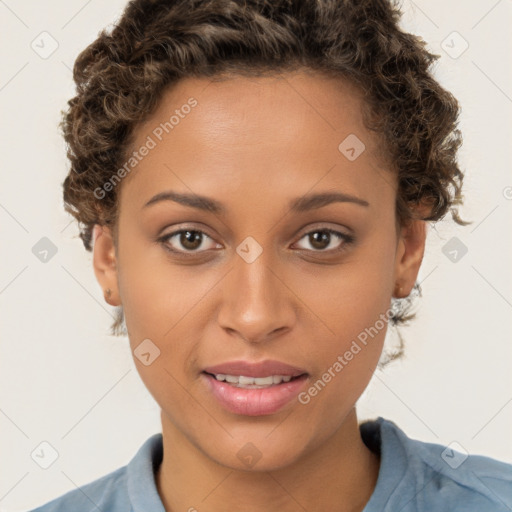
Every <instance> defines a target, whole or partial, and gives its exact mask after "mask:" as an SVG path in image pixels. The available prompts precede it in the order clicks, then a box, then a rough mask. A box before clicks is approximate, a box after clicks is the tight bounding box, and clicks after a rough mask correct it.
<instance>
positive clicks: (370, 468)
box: [37, 0, 512, 512]
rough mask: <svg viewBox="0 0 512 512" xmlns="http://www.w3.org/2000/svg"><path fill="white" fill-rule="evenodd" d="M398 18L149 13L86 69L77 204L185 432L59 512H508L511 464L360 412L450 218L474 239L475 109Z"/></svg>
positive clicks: (70, 185) (71, 119)
mask: <svg viewBox="0 0 512 512" xmlns="http://www.w3.org/2000/svg"><path fill="white" fill-rule="evenodd" d="M399 17H400V12H399V10H398V9H397V8H396V7H395V6H394V5H392V4H390V3H388V2H387V1H383V0H365V1H349V0H346V1H328V0H324V1H320V2H315V1H313V0H309V1H303V2H291V1H285V0H282V1H273V2H265V1H250V2H225V1H207V0H204V1H195V2H187V1H175V2H170V1H148V0H143V1H142V0H135V1H132V2H130V3H129V4H128V5H127V7H126V10H125V12H124V14H123V16H122V18H121V19H120V20H119V21H118V23H117V24H116V26H115V28H114V30H113V31H112V32H111V33H108V32H106V31H103V32H102V33H101V34H100V35H99V37H98V39H97V40H96V41H94V42H93V43H92V44H91V45H90V46H89V47H88V48H86V49H85V50H84V51H83V52H82V53H81V54H80V55H79V57H78V59H77V61H76V63H75V67H74V78H75V81H76V82H77V95H76V96H75V97H74V98H73V99H72V100H71V101H70V102H69V110H68V111H67V112H66V113H65V116H64V119H63V131H64V136H65V139H66V142H67V143H68V145H69V146H68V157H69V158H70V161H71V170H70V173H69V175H68V176H67V178H66V180H65V182H64V200H65V204H66V209H67V210H68V211H69V212H70V213H72V214H73V215H74V216H75V217H76V219H77V220H78V221H79V222H80V224H81V227H82V230H81V237H82V240H83V243H84V246H85V248H86V249H87V250H89V251H93V254H94V271H95V275H96V278H97V280H98V282H99V283H100V285H101V286H102V288H103V290H104V293H105V300H106V301H107V302H108V303H109V304H110V305H112V306H117V307H118V313H119V315H118V319H117V321H116V322H115V324H114V325H113V326H112V329H113V332H114V333H121V332H123V331H122V325H123V323H125V324H126V332H127V334H128V337H129V340H130V346H131V349H132V351H133V354H134V360H135V363H136V365H137V368H138V371H139V374H140V376H141V378H142V380H143V382H144V384H145V385H146V387H147V388H148V390H149V391H150V393H151V394H152V396H153V397H154V398H155V400H156V401H157V403H158V404H159V406H160V407H161V420H162V434H155V435H154V436H152V437H151V438H150V439H148V440H147V441H146V443H145V444H144V445H143V446H142V447H141V448H140V450H139V452H138V453H137V454H136V455H135V456H134V458H133V459H132V461H131V462H130V463H129V464H128V465H127V466H125V467H122V468H119V469H118V470H116V471H114V472H113V473H110V474H108V475H105V476H104V477H102V478H100V479H98V480H96V481H94V482H91V483H89V484H87V485H85V486H83V487H82V488H81V489H77V490H74V491H71V492H69V493H67V494H66V495H64V496H62V497H60V498H57V499H56V500H54V501H52V502H50V503H48V504H46V505H45V506H43V507H40V508H38V509H37V511H40V512H43V511H44V512H50V511H57V510H74V511H80V510H91V509H92V508H97V509H100V510H105V511H106V510H108V511H118V510H119V511H120V510H134V511H142V510H146V511H147V510H151V511H164V510H165V511H167V512H170V511H172V512H176V511H179V510H188V511H193V510H199V511H209V512H217V511H221V510H244V511H246V512H255V511H263V510H264V511H271V510H276V511H277V510H279V511H296V510H309V511H313V510H336V511H365V512H371V511H382V510H389V511H391V510H393V511H398V510H402V511H408V510H411V511H412V510H464V511H473V510H474V511H476V510H478V511H482V510H486V511H494V510H496V511H497V510H504V508H503V506H504V503H507V500H509V501H510V489H511V488H512V467H511V466H510V465H508V464H505V463H503V462H499V461H496V460H493V459H491V458H487V457H482V456H474V455H471V456H469V457H468V456H467V455H466V454H464V453H461V452H457V451H456V450H453V449H452V448H451V447H444V446H441V445H434V444H429V443H423V442H420V441H416V440H412V439H410V438H408V437H407V436H406V435H405V433H404V432H403V431H402V430H401V429H400V428H399V427H398V426H396V425H395V424H394V423H393V422H391V421H389V420H385V419H383V418H378V419H377V420H375V421H369V422H366V423H363V424H361V425H359V423H358V420H357V414H356V408H355V404H356V402H357V400H358V398H359V397H360V396H361V394H362V392H363V391H364V389H365V388H366V386H367V385H368V383H369V381H370V379H371V377H372V375H373V372H374V370H375V369H376V367H377V365H378V364H379V361H380V363H381V364H382V361H383V358H382V351H383V343H384V337H385V334H386V330H387V326H388V322H389V321H391V322H392V324H400V323H401V322H404V321H405V320H407V319H408V318H410V317H409V316H408V315H407V307H406V306H407V303H408V302H407V298H408V297H410V296H411V294H412V293H413V292H414V291H415V290H417V285H416V279H417V275H418V271H419V268H420V265H421V262H422V258H423V253H424V249H425V238H426V226H427V221H428V222H435V221H438V220H440V219H441V218H443V217H444V216H445V214H446V213H447V212H448V211H451V213H452V216H453V218H454V220H455V221H456V222H458V223H459V224H464V221H463V220H462V219H460V218H459V216H458V214H457V205H459V204H460V203H461V201H462V195H461V188H462V181H463V174H462V172H461V170H460V169H459V167H458V164H457V158H456V157H457V149H458V147H459V145H460V143H461V136H460V133H459V132H458V130H457V116H458V113H459V108H458V104H457V101H456V100H455V98H454V97H453V96H452V95H451V94H450V93H449V92H447V91H446V90H444V89H443V88H442V87H441V86H440V85H439V84H438V83H437V82H436V81H435V80H434V78H433V77H432V75H431V73H430V71H429V67H430V65H431V63H432V62H433V61H434V60H435V56H433V55H432V54H430V53H429V52H427V51H426V49H425V47H424V43H423V42H422V41H421V40H420V39H419V38H417V37H415V36H413V35H411V34H407V33H404V32H402V31H401V30H400V28H399V27H398V22H399ZM398 355H399V354H391V355H390V356H386V354H385V355H384V362H386V358H387V360H389V359H392V358H393V357H396V356H398ZM130 507H131V508H130Z"/></svg>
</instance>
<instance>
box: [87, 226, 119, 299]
mask: <svg viewBox="0 0 512 512" xmlns="http://www.w3.org/2000/svg"><path fill="white" fill-rule="evenodd" d="M93 242H94V243H93V267H94V274H95V275H96V279H97V280H98V283H99V284H100V286H101V288H102V289H103V295H104V297H105V301H106V302H107V303H108V304H110V305H111V306H119V305H120V304H121V302H120V300H119V293H118V286H117V261H116V253H115V245H114V240H113V237H112V233H111V230H110V229H109V228H108V227H106V226H100V225H99V224H96V225H95V226H94V230H93Z"/></svg>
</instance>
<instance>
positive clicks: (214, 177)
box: [122, 72, 391, 206]
mask: <svg viewBox="0 0 512 512" xmlns="http://www.w3.org/2000/svg"><path fill="white" fill-rule="evenodd" d="M363 101H364V100H363V98H362V93H361V92H360V91H359V90H358V89H357V88H355V87H354V86H352V85H351V84H349V83H347V82H345V81H342V80H341V79H335V78H332V77H326V76H324V75H321V74H315V73H306V72H297V73H293V74H291V73H287V74H282V75H276V76H271V77H247V76H224V77H222V79H219V78H216V79H209V78H188V79H184V80H181V81H179V82H178V83H177V84H175V85H173V86H172V87H171V88H169V89H168V90H167V91H166V92H165V93H164V94H163V96H162V98H161V100H160V102H159V104H158V108H157V109H156V111H155V112H154V113H153V114H152V115H151V116H150V117H149V118H148V119H147V120H146V121H145V122H144V123H143V124H141V125H140V126H138V127H137V129H136V132H135V133H136V137H135V142H134V144H133V149H134V150H137V149H138V148H141V147H142V146H144V145H145V144H146V145H147V142H148V141H149V140H151V141H152V143H151V146H153V147H152V149H151V150H150V151H148V152H147V155H146V156H144V158H143V159H141V160H140V162H139V163H137V166H136V168H134V171H132V172H131V173H130V175H129V176H128V178H127V179H126V180H125V182H124V183H123V187H122V189H124V188H126V189H127V190H126V192H125V191H124V190H123V195H125V196H126V195H130V199H131V200H130V203H133V204H135V203H137V204H139V205H140V206H141V205H142V204H143V202H144V201H145V200H147V199H148V197H149V196H150V195H151V194H154V193H158V192H160V191H161V190H162V189H163V188H165V187H167V188H174V189H176V188H179V189H181V190H182V191H184V192H191V191H192V192H195V193H198V194H203V195H215V192H218V193H219V195H222V191H225V192H226V193H227V192H228V191H231V192H234V191H235V190H241V189H243V188H244V187H245V186H248V187H250V188H252V189H254V188H257V189H259V190H260V192H264V191H268V194H269V197H270V196H272V195H274V194H278V193H279V191H281V193H282V192H283V191H287V190H290V191H291V190H293V189H295V192H297V194H299V195H300V194H301V193H302V194H304V193H306V192H307V191H308V189H311V188H312V187H314V186H315V183H318V182H319V181H322V182H323V185H324V188H325V187H337V188H340V189H342V191H344V192H347V193H354V194H357V193H358V192H359V193H360V192H361V191H362V190H364V188H368V187H373V188H375V179H376V178H378V179H380V180H382V179H383V178H384V182H387V183H390V182H391V179H390V176H384V175H383V171H384V170H383V167H382V164H381V162H380V161H379V158H378V157H377V156H376V155H377V154H378V151H379V150H380V148H379V141H378V139H376V137H375V136H374V134H372V133H371V132H369V131H368V130H367V129H366V127H365V126H364V123H363V118H362V111H361V109H362V106H363ZM192 105H193V106H192ZM345 141H348V142H346V143H345ZM363 145H364V146H363ZM351 146H352V147H354V148H355V151H356V153H359V152H360V151H362V152H361V153H360V156H358V157H357V158H356V159H349V158H347V154H344V151H346V150H347V149H349V150H350V149H351ZM362 148H364V149H362ZM353 153H354V152H352V153H348V156H353ZM130 182H133V186H131V185H130ZM135 183H136V185H135ZM187 188H188V189H189V190H187ZM190 189H192V190H190ZM297 194H291V195H294V196H296V195H297ZM359 195H360V194H359Z"/></svg>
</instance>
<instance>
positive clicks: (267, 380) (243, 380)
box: [215, 373, 292, 389]
mask: <svg viewBox="0 0 512 512" xmlns="http://www.w3.org/2000/svg"><path fill="white" fill-rule="evenodd" d="M215 378H216V379H217V380H220V381H225V382H228V383H229V384H234V385H235V387H238V388H252V389H259V388H267V387H270V386H273V385H275V384H281V382H289V381H290V380H291V379H292V377H291V376H290V375H269V376H268V377H246V376H245V375H225V374H223V373H217V374H215Z"/></svg>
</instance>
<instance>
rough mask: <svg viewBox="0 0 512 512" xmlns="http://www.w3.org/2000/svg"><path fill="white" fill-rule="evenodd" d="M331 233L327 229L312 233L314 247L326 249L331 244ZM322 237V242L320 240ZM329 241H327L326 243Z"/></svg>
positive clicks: (311, 240) (311, 238)
mask: <svg viewBox="0 0 512 512" xmlns="http://www.w3.org/2000/svg"><path fill="white" fill-rule="evenodd" d="M318 235H320V236H318ZM330 236H331V234H330V233H328V232H327V231H315V232H314V233H312V234H311V235H310V242H311V245H312V246H313V247H315V248H316V249H325V247H328V246H329V238H330ZM319 239H320V242H319ZM325 242H327V243H325Z"/></svg>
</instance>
